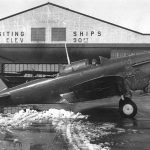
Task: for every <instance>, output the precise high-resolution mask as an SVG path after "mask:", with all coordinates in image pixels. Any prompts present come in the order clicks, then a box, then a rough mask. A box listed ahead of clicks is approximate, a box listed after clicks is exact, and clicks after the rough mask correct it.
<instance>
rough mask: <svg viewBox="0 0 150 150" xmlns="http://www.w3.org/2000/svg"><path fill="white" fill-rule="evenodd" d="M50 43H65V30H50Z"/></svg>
mask: <svg viewBox="0 0 150 150" xmlns="http://www.w3.org/2000/svg"><path fill="white" fill-rule="evenodd" d="M51 33H52V41H66V28H52V32H51Z"/></svg>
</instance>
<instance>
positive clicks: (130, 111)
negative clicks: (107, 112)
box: [119, 97, 137, 118]
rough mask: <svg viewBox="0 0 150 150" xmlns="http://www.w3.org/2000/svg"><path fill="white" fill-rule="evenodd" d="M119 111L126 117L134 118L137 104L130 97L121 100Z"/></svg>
mask: <svg viewBox="0 0 150 150" xmlns="http://www.w3.org/2000/svg"><path fill="white" fill-rule="evenodd" d="M119 112H120V115H121V116H122V117H124V118H133V117H134V116H135V115H136V114H137V106H136V104H135V103H134V102H133V101H132V100H131V99H130V98H128V97H125V99H124V100H122V99H120V101H119Z"/></svg>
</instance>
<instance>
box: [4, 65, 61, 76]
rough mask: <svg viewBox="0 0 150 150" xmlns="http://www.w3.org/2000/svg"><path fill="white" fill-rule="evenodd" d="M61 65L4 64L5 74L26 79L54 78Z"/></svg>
mask: <svg viewBox="0 0 150 150" xmlns="http://www.w3.org/2000/svg"><path fill="white" fill-rule="evenodd" d="M58 71H59V64H3V73H10V75H11V74H12V75H13V74H14V75H20V76H26V77H32V76H36V77H45V76H53V75H54V74H56V73H58Z"/></svg>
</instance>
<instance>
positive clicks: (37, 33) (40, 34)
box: [31, 28, 45, 41]
mask: <svg viewBox="0 0 150 150" xmlns="http://www.w3.org/2000/svg"><path fill="white" fill-rule="evenodd" d="M31 41H45V28H31Z"/></svg>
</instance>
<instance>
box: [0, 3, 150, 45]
mask: <svg viewBox="0 0 150 150" xmlns="http://www.w3.org/2000/svg"><path fill="white" fill-rule="evenodd" d="M0 29H1V30H0V43H149V41H150V35H143V34H140V33H138V32H136V31H132V30H129V29H126V28H123V27H120V26H118V25H114V24H111V23H108V22H105V21H103V20H99V19H96V18H93V17H90V16H87V15H84V14H81V13H78V12H75V11H73V10H69V9H67V8H64V7H60V6H58V5H54V4H51V3H47V4H44V5H41V6H38V7H35V8H33V9H30V10H27V11H24V12H21V13H18V14H15V15H12V16H10V17H6V18H4V19H1V21H0Z"/></svg>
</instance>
